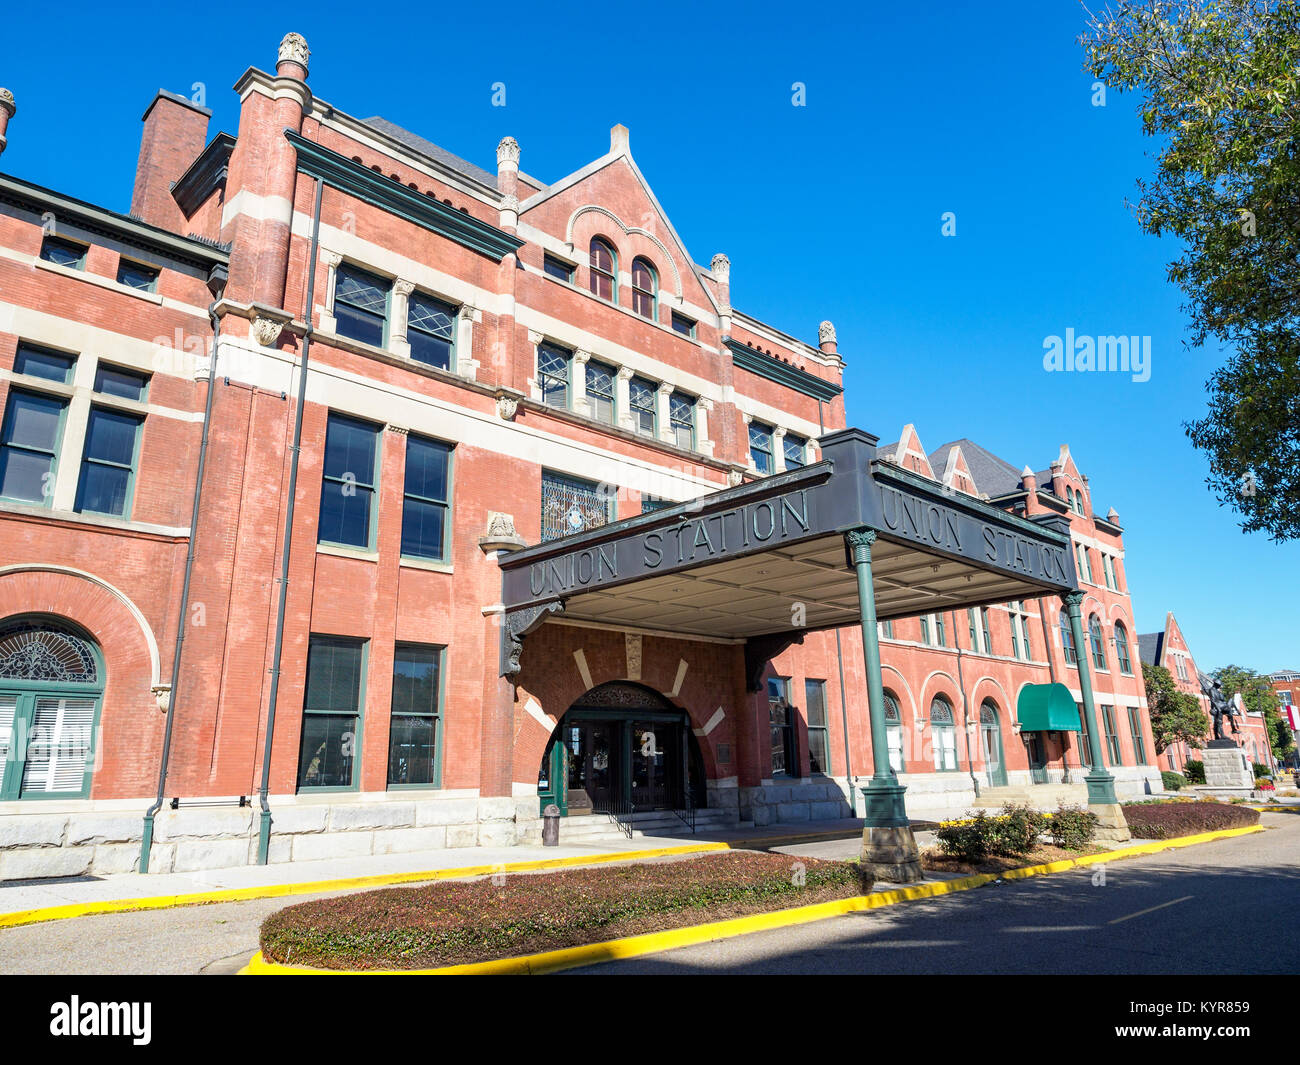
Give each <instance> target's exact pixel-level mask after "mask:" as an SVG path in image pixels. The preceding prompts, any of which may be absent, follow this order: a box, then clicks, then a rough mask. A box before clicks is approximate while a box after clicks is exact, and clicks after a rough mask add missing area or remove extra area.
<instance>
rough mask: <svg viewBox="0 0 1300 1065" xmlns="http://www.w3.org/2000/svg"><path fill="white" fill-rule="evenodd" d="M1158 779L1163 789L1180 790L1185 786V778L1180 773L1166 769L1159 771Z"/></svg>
mask: <svg viewBox="0 0 1300 1065" xmlns="http://www.w3.org/2000/svg"><path fill="white" fill-rule="evenodd" d="M1160 781H1161V783H1162V784H1164V787H1165V791H1182V790H1183V788H1185V787H1187V778H1186V777H1185V776H1183V774H1182V773H1171V772H1170V771H1169V770H1168V769H1162V770H1161V771H1160Z"/></svg>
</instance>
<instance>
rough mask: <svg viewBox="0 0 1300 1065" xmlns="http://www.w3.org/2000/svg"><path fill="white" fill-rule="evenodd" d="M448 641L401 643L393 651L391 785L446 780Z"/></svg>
mask: <svg viewBox="0 0 1300 1065" xmlns="http://www.w3.org/2000/svg"><path fill="white" fill-rule="evenodd" d="M446 653H447V649H446V648H445V647H439V646H435V645H432V644H418V643H399V644H398V645H397V647H396V650H395V651H394V654H393V700H392V720H391V722H390V724H389V731H388V786H389V787H390V788H402V787H420V786H423V787H437V786H438V785H439V784H440V783H441V782H442V781H441V775H442V774H441V768H442V766H441V763H440V760H439V753H440V748H439V742H438V741H439V739H440V738H441V737H440V733H441V731H442V677H443V659H444V656H445V655H446Z"/></svg>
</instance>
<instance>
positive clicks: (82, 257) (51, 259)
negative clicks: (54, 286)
mask: <svg viewBox="0 0 1300 1065" xmlns="http://www.w3.org/2000/svg"><path fill="white" fill-rule="evenodd" d="M86 251H87V249H86V245H84V244H78V243H77V242H76V241H72V240H64V239H63V238H62V237H54V236H48V237H46V238H45V240H44V241H43V242H42V244H41V258H42V259H44V260H45V261H46V262H47V263H54V264H55V265H56V266H66V267H67V268H68V269H69V270H84V269H85V268H86Z"/></svg>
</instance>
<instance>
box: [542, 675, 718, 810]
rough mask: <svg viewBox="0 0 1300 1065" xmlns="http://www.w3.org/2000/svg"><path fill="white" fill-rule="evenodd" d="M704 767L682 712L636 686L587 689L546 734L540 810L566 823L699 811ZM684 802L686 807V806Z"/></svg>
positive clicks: (604, 685)
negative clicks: (578, 818)
mask: <svg viewBox="0 0 1300 1065" xmlns="http://www.w3.org/2000/svg"><path fill="white" fill-rule="evenodd" d="M704 781H705V778H704V763H703V759H702V757H701V755H700V749H699V744H698V742H697V741H696V739H695V735H694V733H693V732H692V731H691V723H690V718H689V717H688V716H687V714H686V713H685V711H683V710H681V709H679V708H678V707H676V706H673V704H672V703H670V702H668V700H667V699H665V698H664V697H663V696H661V695H660V694H659V693H658V692H655V691H652V690H651V689H649V688H646V687H643V686H642V685H640V684H630V683H626V682H613V683H610V684H602V685H600V686H598V687H595V688H592V689H591V690H590V691H589V692H587V693H586V694H584V695H583V696H581V697H580V698H579V699H578V700H577V701H576V702H574V704H573V705H572V706H571V707H569V709H568V710H567V711H566V712H565V714H564V716H563V717H561V718H560V721H559V723H558V724H557V725H556V727H555V731H554V732H553V733H552V734H551V741H550V743H549V744H548V745H547V748H546V753H545V754H543V755H542V764H541V767H540V770H539V772H538V777H537V794H538V797H539V799H540V800H541V806H542V809H545V808H546V807H547V806H548V805H549V804H551V803H554V804H555V805H556V806H558V807H559V809H560V813H561V814H562V815H564V816H569V815H571V814H585V813H614V814H630V813H634V812H643V811H648V810H680V809H683V808H684V807H685V806H687V805H688V804H689V805H692V806H704V805H705V804H706V799H705V792H706V788H705V782H704ZM688 800H689V801H688Z"/></svg>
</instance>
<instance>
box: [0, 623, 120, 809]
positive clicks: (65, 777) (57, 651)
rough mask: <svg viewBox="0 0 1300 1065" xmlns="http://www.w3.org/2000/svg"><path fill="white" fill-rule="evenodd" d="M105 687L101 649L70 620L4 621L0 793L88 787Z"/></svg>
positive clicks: (72, 791) (72, 792)
mask: <svg viewBox="0 0 1300 1065" xmlns="http://www.w3.org/2000/svg"><path fill="white" fill-rule="evenodd" d="M103 692H104V671H103V667H102V665H101V662H100V656H99V652H98V650H97V648H96V647H95V645H94V644H93V643H92V642H91V641H90V640H88V639H87V638H86V637H85V636H83V635H81V634H80V633H79V632H77V631H76V630H75V629H73V628H72V626H70V625H67V624H65V623H63V622H60V621H57V620H55V619H52V618H43V617H42V618H35V617H29V618H14V619H11V620H10V621H8V622H5V623H4V624H2V625H0V800H12V799H26V798H46V797H49V796H51V795H60V796H66V797H71V798H78V797H81V798H84V797H85V796H86V795H88V794H89V789H90V778H91V772H92V769H93V766H94V734H95V720H96V717H97V715H98V713H99V702H100V698H101V696H102V695H103Z"/></svg>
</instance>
